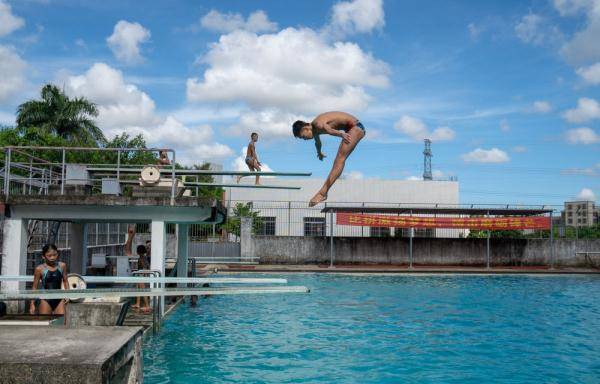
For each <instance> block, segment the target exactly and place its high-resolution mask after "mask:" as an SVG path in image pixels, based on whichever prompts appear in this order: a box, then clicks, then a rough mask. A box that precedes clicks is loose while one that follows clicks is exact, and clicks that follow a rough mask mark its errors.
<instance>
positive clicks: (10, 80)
mask: <svg viewBox="0 0 600 384" xmlns="http://www.w3.org/2000/svg"><path fill="white" fill-rule="evenodd" d="M26 67H27V63H26V62H25V61H23V59H21V57H20V56H19V55H18V54H17V52H16V51H15V50H14V48H12V47H8V46H4V45H0V73H1V74H2V75H1V76H0V101H5V100H7V99H8V98H9V97H10V96H11V95H14V94H15V93H17V92H19V91H20V90H21V89H22V87H23V85H24V84H25V69H26Z"/></svg>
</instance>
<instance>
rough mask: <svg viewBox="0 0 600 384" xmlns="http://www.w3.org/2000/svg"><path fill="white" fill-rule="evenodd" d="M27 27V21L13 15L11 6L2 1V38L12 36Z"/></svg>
mask: <svg viewBox="0 0 600 384" xmlns="http://www.w3.org/2000/svg"><path fill="white" fill-rule="evenodd" d="M24 25H25V20H23V19H22V18H20V17H18V16H15V15H13V13H12V9H11V7H10V5H9V4H7V3H6V2H4V1H3V0H0V37H3V36H6V35H8V34H11V33H12V32H13V31H16V30H17V29H19V28H21V27H22V26H24Z"/></svg>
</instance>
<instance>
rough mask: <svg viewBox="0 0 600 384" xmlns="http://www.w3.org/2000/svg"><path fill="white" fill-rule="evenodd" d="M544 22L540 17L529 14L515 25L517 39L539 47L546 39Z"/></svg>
mask: <svg viewBox="0 0 600 384" xmlns="http://www.w3.org/2000/svg"><path fill="white" fill-rule="evenodd" d="M546 29H547V27H546V26H545V21H544V19H543V18H542V17H541V16H540V15H536V14H533V13H530V14H528V15H525V16H523V18H522V19H521V21H519V22H518V23H517V25H515V33H516V34H517V37H518V38H519V39H521V40H522V41H523V42H525V43H529V44H534V45H541V44H542V43H544V42H545V41H546V39H547V38H548V35H547V30H546Z"/></svg>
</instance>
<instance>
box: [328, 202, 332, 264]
mask: <svg viewBox="0 0 600 384" xmlns="http://www.w3.org/2000/svg"><path fill="white" fill-rule="evenodd" d="M329 268H333V211H331V212H330V213H329Z"/></svg>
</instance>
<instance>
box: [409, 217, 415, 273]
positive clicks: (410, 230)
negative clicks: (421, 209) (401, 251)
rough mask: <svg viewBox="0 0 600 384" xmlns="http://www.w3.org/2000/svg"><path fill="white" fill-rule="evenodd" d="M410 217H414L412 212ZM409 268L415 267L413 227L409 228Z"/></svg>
mask: <svg viewBox="0 0 600 384" xmlns="http://www.w3.org/2000/svg"><path fill="white" fill-rule="evenodd" d="M410 217H412V210H411V211H410ZM408 236H409V240H408V268H410V269H412V267H413V236H414V230H413V228H412V227H410V228H408Z"/></svg>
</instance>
